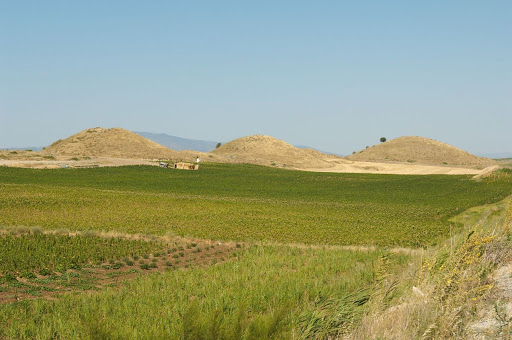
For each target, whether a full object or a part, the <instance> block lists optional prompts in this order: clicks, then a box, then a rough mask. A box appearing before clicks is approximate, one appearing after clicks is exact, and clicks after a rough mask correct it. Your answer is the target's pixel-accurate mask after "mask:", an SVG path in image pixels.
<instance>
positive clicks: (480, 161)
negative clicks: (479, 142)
mask: <svg viewBox="0 0 512 340" xmlns="http://www.w3.org/2000/svg"><path fill="white" fill-rule="evenodd" d="M347 159H349V160H352V161H362V162H401V163H413V164H414V163H417V164H426V165H449V166H463V167H475V168H484V167H487V166H491V165H495V164H496V162H495V161H493V160H492V159H489V158H484V157H477V156H475V155H473V154H471V153H469V152H466V151H463V150H461V149H459V148H456V147H454V146H452V145H449V144H446V143H442V142H438V141H435V140H433V139H429V138H425V137H416V136H406V137H399V138H396V139H393V140H390V141H388V142H384V143H381V144H378V145H374V146H372V147H370V148H367V149H364V150H361V151H359V152H357V153H355V154H353V155H350V156H348V157H347Z"/></svg>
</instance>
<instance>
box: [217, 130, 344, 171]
mask: <svg viewBox="0 0 512 340" xmlns="http://www.w3.org/2000/svg"><path fill="white" fill-rule="evenodd" d="M211 153H212V154H214V155H218V156H223V157H224V158H225V159H226V160H227V161H229V162H233V163H250V164H259V165H267V166H268V165H271V166H280V167H292V168H307V167H318V168H324V167H331V166H332V163H331V162H329V160H332V159H333V158H339V161H342V158H340V157H337V156H334V155H326V154H323V153H321V152H319V151H316V150H312V149H299V148H297V147H295V146H293V145H291V144H288V143H286V142H284V141H282V140H279V139H276V138H274V137H270V136H265V135H253V136H247V137H242V138H238V139H235V140H232V141H231V142H228V143H226V144H224V145H222V146H220V147H219V148H217V149H215V150H213V151H212V152H211Z"/></svg>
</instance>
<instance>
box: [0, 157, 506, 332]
mask: <svg viewBox="0 0 512 340" xmlns="http://www.w3.org/2000/svg"><path fill="white" fill-rule="evenodd" d="M511 192H512V176H511V175H510V174H509V173H507V172H502V173H498V174H496V175H494V176H491V177H489V178H486V179H482V180H479V181H476V180H472V179H471V177H469V176H398V175H396V176H395V175H362V174H326V173H308V172H299V171H289V170H282V169H273V168H265V167H259V166H249V165H216V164H204V165H201V170H200V171H176V170H169V169H161V168H157V167H149V166H136V167H119V168H93V169H58V170H33V169H14V168H1V167H0V226H4V228H0V231H3V232H1V233H0V246H1V247H2V248H1V249H0V255H1V257H2V260H0V301H1V298H2V294H4V295H5V294H7V293H9V294H11V292H12V291H13V289H15V290H16V289H20V291H21V290H22V289H25V290H26V289H28V288H27V287H28V286H27V284H31V283H40V282H43V281H44V282H49V284H48V285H47V286H42V287H40V290H39V291H37V292H35V294H36V295H35V296H37V294H43V293H44V292H42V289H55V287H54V286H56V285H59V286H64V287H66V288H67V287H69V293H68V294H60V295H59V298H58V299H56V300H51V301H48V300H45V299H42V298H41V299H35V300H23V301H19V302H14V303H3V304H2V303H0V339H3V338H8V339H11V338H14V339H17V338H38V339H54V338H59V339H72V338H80V339H101V338H103V339H127V338H137V339H166V338H172V339H174V338H181V339H219V338H222V339H290V338H297V339H302V338H317V339H324V338H329V337H331V338H334V337H336V336H339V335H341V334H345V333H346V332H349V331H350V330H351V329H352V328H353V327H354V326H355V325H357V324H358V322H359V320H360V319H361V318H362V317H363V316H364V315H366V314H367V313H368V312H369V311H370V310H372V311H375V310H376V309H377V310H380V309H381V308H385V307H386V306H389V305H390V304H392V303H394V302H396V301H397V299H398V298H399V297H400V296H401V294H402V293H403V292H404V291H405V290H410V289H411V287H410V286H407V285H408V284H409V283H410V281H407V280H400V278H401V277H403V276H404V275H405V276H411V275H413V274H411V273H408V271H410V270H411V269H412V268H418V267H421V265H419V263H421V261H422V260H423V258H422V257H421V256H420V255H417V254H422V252H421V251H418V250H414V249H410V250H406V251H405V252H396V251H394V250H393V249H386V247H394V246H397V247H411V248H417V247H420V248H427V247H429V246H432V245H435V244H438V243H441V242H442V241H443V240H445V239H446V238H448V237H449V235H450V233H451V232H452V233H455V232H456V231H457V230H462V228H463V226H462V225H459V224H454V222H450V221H449V219H451V218H453V217H454V216H456V215H458V214H459V213H461V212H463V211H465V210H467V209H468V208H471V207H475V206H480V205H483V204H490V203H496V202H498V201H500V200H502V199H503V198H505V197H507V196H509V195H510V193H511ZM503 204H504V203H503ZM503 204H502V205H503ZM500 206H501V205H500ZM502 209H504V208H502ZM460 220H461V221H466V219H463V218H460ZM11 226H18V227H17V228H11V229H9V228H10V227H11ZM34 228H35V229H34ZM62 228H65V229H68V230H71V231H90V230H97V231H117V232H121V233H126V234H127V236H129V235H131V234H135V233H140V234H147V235H148V236H147V237H146V239H149V240H154V241H152V242H148V241H144V240H136V239H133V240H132V239H130V238H129V237H127V238H115V237H114V238H108V237H104V236H101V237H99V236H97V234H95V233H93V232H84V233H81V234H78V235H74V236H72V235H71V234H68V233H67V232H64V231H61V232H57V233H45V232H41V230H57V229H62ZM9 230H17V232H12V233H10V232H9ZM24 230H28V232H26V231H24ZM35 231H37V232H35ZM152 235H156V236H152ZM162 235H167V236H169V235H181V236H186V237H191V236H192V237H197V238H201V239H208V240H210V239H213V240H218V241H222V243H224V241H229V240H235V241H239V242H241V243H242V245H237V247H236V248H235V247H234V244H233V248H235V249H236V252H235V253H233V254H231V255H232V256H231V255H230V256H229V257H228V256H226V259H225V261H223V262H221V263H218V262H217V261H210V260H208V261H209V262H208V266H188V265H187V266H183V267H181V268H180V269H176V268H177V267H176V266H169V268H161V270H160V271H159V272H158V273H156V272H154V273H153V274H148V275H142V274H140V275H139V276H138V277H137V278H135V279H133V280H129V281H125V282H123V283H122V284H114V285H112V287H107V288H101V289H99V290H98V289H97V288H96V291H94V292H91V293H84V292H83V290H82V291H79V290H76V289H75V288H74V286H73V285H74V284H78V283H77V282H78V281H80V280H83V281H84V284H88V285H93V284H94V282H96V281H94V280H92V279H91V277H90V276H87V275H88V274H87V272H86V271H80V269H79V268H80V267H81V266H84V265H90V264H91V263H95V262H96V263H100V262H101V261H106V260H107V259H111V263H112V264H115V263H118V261H121V259H122V258H125V257H129V258H128V260H125V261H131V262H134V261H135V260H136V258H135V256H137V257H138V256H140V255H142V254H147V253H148V252H153V255H152V256H151V258H154V252H155V251H163V252H165V253H166V254H168V255H166V256H168V257H169V260H173V257H171V256H172V254H173V252H176V254H177V249H173V250H169V249H168V245H166V246H165V247H164V248H162V245H163V243H161V242H160V241H158V240H159V237H158V236H162ZM161 240H163V238H162V239H161ZM186 240H187V238H185V239H183V242H189V241H186ZM185 244H186V243H183V245H185ZM209 244H213V243H209ZM215 244H218V243H215ZM338 245H342V246H343V245H356V246H361V247H359V250H347V249H343V248H341V247H338ZM372 245H376V246H384V248H382V247H377V248H375V249H365V247H364V246H372ZM219 247H220V246H219ZM182 249H183V250H184V251H185V252H188V255H187V256H189V258H192V257H193V258H195V257H196V256H197V257H198V258H199V256H200V255H199V253H198V252H199V251H200V250H198V247H196V245H195V244H194V247H192V246H190V249H184V248H183V247H182ZM91 250H94V251H91ZM211 250H212V249H210V252H211ZM178 251H179V250H178ZM215 251H217V249H215ZM204 252H205V250H203V253H204ZM175 256H176V257H179V256H178V255H175ZM180 259H181V258H178V259H176V261H179V260H180ZM148 261H149V257H148ZM173 261H174V260H173ZM148 263H149V262H148ZM102 265H104V263H103V264H102ZM41 268H44V269H46V268H51V269H52V270H54V269H56V270H57V269H58V270H60V271H61V272H62V275H60V276H55V275H54V276H46V277H43V278H41V277H37V278H33V277H32V278H31V279H30V280H28V281H27V280H26V279H25V278H23V276H24V273H26V272H29V273H32V274H33V273H37V272H38V271H39V270H40V269H41ZM70 269H71V270H70ZM133 272H134V273H140V270H134V271H133ZM135 275H138V274H135ZM16 276H17V277H16ZM31 280H32V281H31ZM52 280H53V281H52ZM66 280H68V282H69V283H68V285H67V286H66ZM83 289H86V288H83Z"/></svg>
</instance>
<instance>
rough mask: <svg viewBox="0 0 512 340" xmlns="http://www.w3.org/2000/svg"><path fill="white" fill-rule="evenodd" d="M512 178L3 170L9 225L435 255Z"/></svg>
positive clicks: (226, 168)
mask: <svg viewBox="0 0 512 340" xmlns="http://www.w3.org/2000/svg"><path fill="white" fill-rule="evenodd" d="M511 178H512V176H510V175H509V174H503V175H502V176H495V177H492V178H487V179H483V180H481V181H475V180H471V178H470V177H469V176H441V175H440V176H399V175H367V174H322V173H307V172H300V171H284V170H280V169H271V168H264V167H258V166H249V165H245V166H243V165H215V164H205V165H204V166H202V169H201V171H194V172H189V171H174V170H169V169H161V168H156V167H149V166H145V167H144V166H140V167H120V168H97V169H60V170H51V171H48V170H46V171H45V170H31V169H13V168H0V225H5V226H13V225H18V226H19V225H21V226H39V227H42V228H45V229H59V228H67V229H71V230H103V231H109V230H116V231H121V232H126V233H147V234H155V235H164V234H167V233H169V232H170V233H174V234H175V235H180V236H193V237H199V238H205V239H218V240H235V241H250V240H265V241H275V242H282V243H307V244H331V245H378V246H409V247H426V246H429V245H433V244H436V243H437V242H439V240H442V239H444V238H445V237H446V236H447V235H449V233H450V229H454V228H455V229H456V228H457V225H453V223H450V222H449V219H450V218H451V217H453V216H454V215H456V214H458V213H460V212H462V211H464V210H466V209H468V208H470V207H472V206H479V205H483V204H488V203H493V202H496V201H499V200H501V199H503V198H504V197H506V196H508V195H510V193H511V187H512V179H511Z"/></svg>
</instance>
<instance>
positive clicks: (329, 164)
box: [0, 157, 498, 177]
mask: <svg viewBox="0 0 512 340" xmlns="http://www.w3.org/2000/svg"><path fill="white" fill-rule="evenodd" d="M59 158H60V159H55V160H46V159H39V160H37V159H0V166H8V167H18V168H33V169H59V168H92V167H105V166H125V165H154V166H157V165H158V163H159V161H158V160H148V159H133V158H130V159H127V158H111V157H91V158H90V159H80V160H77V161H76V160H70V159H69V157H59ZM203 159H204V158H203ZM215 160H216V161H219V158H216V159H215ZM223 161H226V160H223ZM227 162H228V163H229V161H227ZM289 168H290V169H294V170H302V171H312V172H333V173H366V174H395V175H476V176H477V177H481V176H483V175H485V174H488V173H490V172H492V171H494V170H496V169H498V166H490V167H487V168H485V169H472V168H463V167H449V166H433V165H420V164H403V163H377V162H356V161H352V162H347V161H340V160H339V159H337V158H333V159H330V160H326V161H325V162H324V163H322V167H314V166H313V167H308V166H307V165H306V166H305V167H289Z"/></svg>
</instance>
